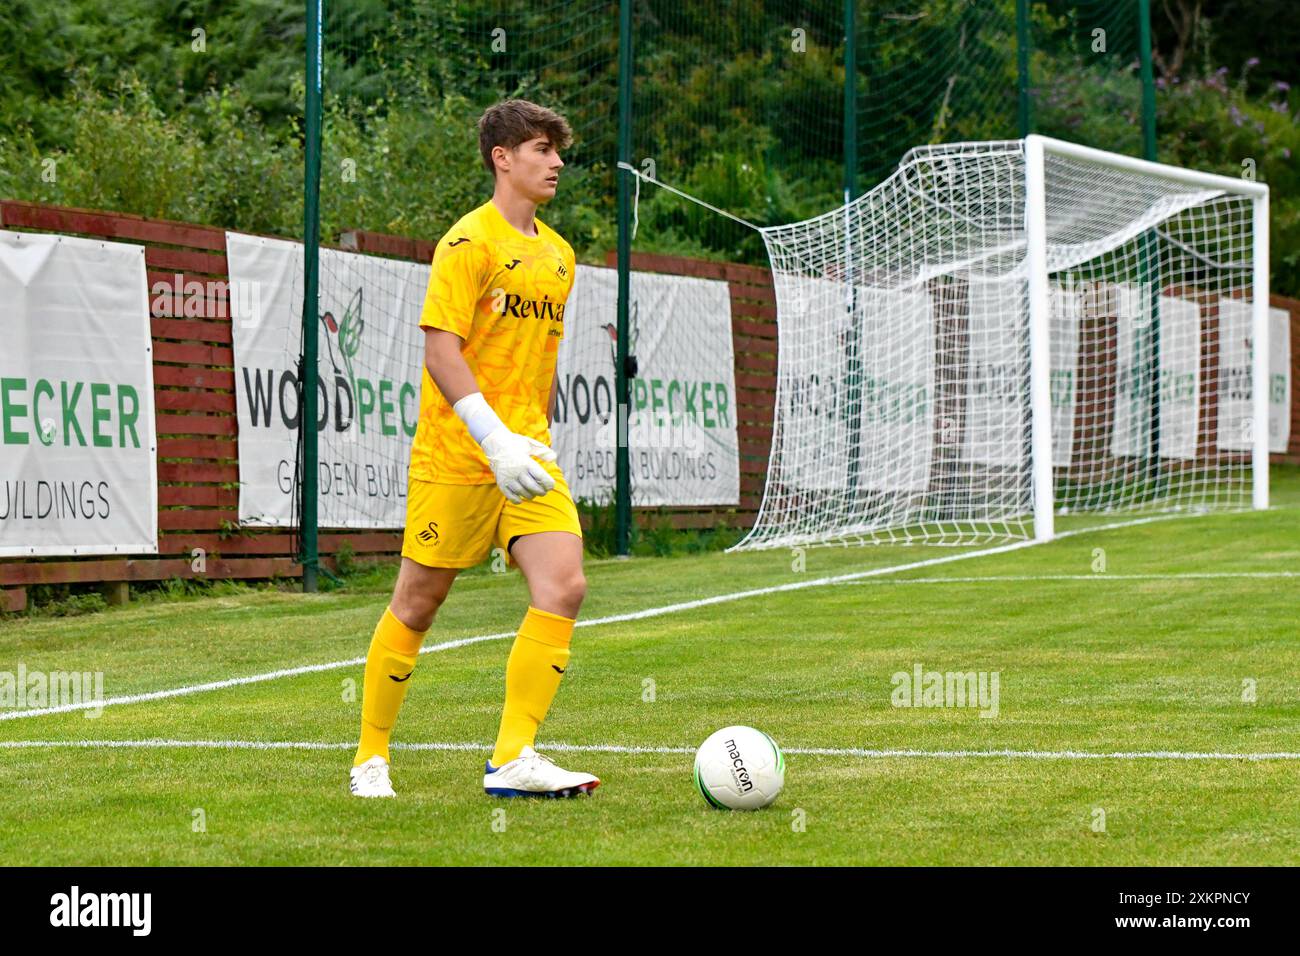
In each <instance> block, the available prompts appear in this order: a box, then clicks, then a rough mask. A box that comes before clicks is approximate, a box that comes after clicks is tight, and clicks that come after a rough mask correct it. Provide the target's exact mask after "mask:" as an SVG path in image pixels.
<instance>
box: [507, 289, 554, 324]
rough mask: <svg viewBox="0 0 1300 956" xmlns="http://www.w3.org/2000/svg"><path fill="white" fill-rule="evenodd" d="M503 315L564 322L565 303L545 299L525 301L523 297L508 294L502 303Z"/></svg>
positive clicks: (511, 293)
mask: <svg viewBox="0 0 1300 956" xmlns="http://www.w3.org/2000/svg"><path fill="white" fill-rule="evenodd" d="M501 314H502V315H513V316H514V317H515V318H516V319H551V320H552V321H555V322H563V321H564V303H562V302H552V301H551V300H550V299H543V300H542V301H541V302H538V301H537V300H536V299H525V298H524V297H523V296H521V295H515V294H514V293H513V292H507V293H506V294H505V298H504V299H503V300H502V302H501Z"/></svg>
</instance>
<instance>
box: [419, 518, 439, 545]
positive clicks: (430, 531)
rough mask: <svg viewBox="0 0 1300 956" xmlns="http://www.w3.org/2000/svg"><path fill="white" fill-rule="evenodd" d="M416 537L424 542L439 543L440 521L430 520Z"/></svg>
mask: <svg viewBox="0 0 1300 956" xmlns="http://www.w3.org/2000/svg"><path fill="white" fill-rule="evenodd" d="M416 537H417V538H419V539H420V541H421V542H422V543H424V544H437V543H438V522H436V521H430V522H429V524H428V526H427V527H426V528H424V530H422V531H420V532H419V533H417V534H416Z"/></svg>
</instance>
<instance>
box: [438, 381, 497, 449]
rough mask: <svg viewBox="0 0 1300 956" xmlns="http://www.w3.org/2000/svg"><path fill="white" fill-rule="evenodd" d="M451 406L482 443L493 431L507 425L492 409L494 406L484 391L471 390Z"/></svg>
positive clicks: (471, 433)
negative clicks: (488, 400) (490, 403)
mask: <svg viewBox="0 0 1300 956" xmlns="http://www.w3.org/2000/svg"><path fill="white" fill-rule="evenodd" d="M451 408H452V411H454V412H455V413H456V414H457V415H459V416H460V420H461V421H463V422H464V423H465V427H466V428H468V429H469V433H470V436H471V437H472V438H473V439H474V440H475V441H476V442H478V443H479V444H480V445H481V444H483V439H484V438H486V437H487V436H488V435H490V434H492V432H494V431H496V430H497V429H498V428H504V427H505V423H504V422H502V421H501V419H500V418H499V417H498V416H497V413H496V412H494V411H492V406H491V405H489V404H488V403H487V399H486V398H484V397H483V393H482V392H471V393H470V394H468V395H466V396H465V397H464V398H462V399H461V400H460V401H459V402H457V403H456V404H455V405H453V406H452V407H451Z"/></svg>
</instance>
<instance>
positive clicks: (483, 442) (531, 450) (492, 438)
mask: <svg viewBox="0 0 1300 956" xmlns="http://www.w3.org/2000/svg"><path fill="white" fill-rule="evenodd" d="M452 410H453V411H455V412H456V414H457V415H459V416H460V420H461V421H463V422H464V423H465V427H466V428H467V429H469V433H470V435H471V436H472V437H473V439H474V440H475V441H476V442H478V443H479V445H480V446H482V448H483V454H485V455H486V456H487V460H488V464H489V465H490V466H491V467H492V475H493V477H495V478H496V480H497V487H498V488H500V489H501V493H502V494H504V495H505V496H506V497H507V498H509V499H510V500H511V501H512V502H513V503H515V504H519V502H521V501H523V500H525V499H529V498H537V497H539V496H541V495H544V494H546V493H547V492H548V491H550V490H551V489H552V488H554V487H555V479H554V478H552V477H551V476H550V474H549V473H548V472H547V470H546V469H545V468H543V467H542V466H541V465H539V464H538V463H537V462H536V461H534V458H540V459H541V460H542V461H555V457H556V456H555V452H554V451H553V450H552V449H551V448H550V447H549V446H547V445H544V444H542V443H541V442H539V441H538V440H537V439H535V438H529V437H528V436H527V435H520V434H517V433H515V432H512V431H511V430H510V429H509V428H507V427H506V426H505V424H504V423H503V422H502V421H501V419H500V418H499V417H498V416H497V413H496V412H494V411H492V406H490V405H489V404H488V403H487V399H485V398H484V397H483V393H482V392H473V393H471V394H469V395H466V396H465V397H464V398H462V399H461V400H460V401H458V402H457V403H456V404H455V405H453V406H452Z"/></svg>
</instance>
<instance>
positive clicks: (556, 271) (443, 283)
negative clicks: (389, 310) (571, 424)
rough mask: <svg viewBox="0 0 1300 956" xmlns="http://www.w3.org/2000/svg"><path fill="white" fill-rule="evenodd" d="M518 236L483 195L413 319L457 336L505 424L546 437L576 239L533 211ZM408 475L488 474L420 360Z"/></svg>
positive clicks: (455, 232)
mask: <svg viewBox="0 0 1300 956" xmlns="http://www.w3.org/2000/svg"><path fill="white" fill-rule="evenodd" d="M535 221H536V223H537V235H536V236H525V235H524V234H523V233H522V232H520V231H519V230H518V229H516V228H515V227H514V226H512V225H510V223H509V222H507V221H506V218H505V216H503V215H502V214H501V211H500V210H499V209H497V207H496V206H495V205H493V204H492V201H491V200H489V201H488V202H485V203H484V204H483V205H481V206H479V207H478V208H477V209H475V210H474V211H473V212H471V213H469V214H468V215H466V216H464V217H462V218H461V220H460V221H459V222H457V223H456V224H455V225H454V226H452V227H451V229H450V230H449V231H448V232H447V234H446V235H445V236H443V237H442V239H441V241H439V243H438V245H437V248H436V249H435V251H434V254H433V270H432V272H431V273H430V275H429V287H428V290H427V291H426V292H425V296H424V307H423V309H422V310H421V313H420V325H421V326H422V327H426V328H434V329H446V330H447V331H449V332H454V333H456V335H458V336H460V337H461V338H462V339H464V344H463V345H462V346H461V354H462V355H463V356H464V357H465V362H466V364H468V365H469V370H470V371H471V372H473V373H474V379H475V381H477V382H478V385H479V388H480V389H481V390H482V392H483V397H484V398H485V399H487V403H488V404H489V405H491V406H492V409H493V411H495V412H496V413H497V415H499V416H500V417H501V421H503V422H504V423H505V425H506V427H507V428H509V429H510V430H511V431H513V432H518V433H519V434H521V435H527V436H529V437H530V438H536V439H537V440H538V441H541V442H545V443H546V444H548V445H549V444H550V443H551V432H550V428H549V426H548V425H547V422H546V412H547V407H546V403H547V400H548V399H549V397H550V392H551V380H552V379H553V378H554V377H555V358H556V355H557V354H558V352H559V346H560V339H562V338H563V337H564V306H565V303H566V302H567V301H568V298H569V291H570V290H571V289H572V288H573V275H574V256H573V248H572V247H571V246H570V245H569V244H568V243H567V242H565V241H564V239H562V238H561V237H560V235H559V233H557V232H556V231H555V230H553V229H551V228H550V227H549V226H547V225H545V224H544V223H543V222H542V221H541V220H540V219H537V220H535ZM410 476H411V478H413V479H418V480H423V481H437V482H444V483H449V484H458V485H477V484H486V483H488V482H492V481H494V479H493V477H492V469H491V468H490V467H489V466H488V463H487V458H486V457H485V456H484V454H483V450H482V449H481V448H480V447H479V445H478V442H476V441H474V439H473V438H472V437H470V434H469V430H468V429H466V427H465V423H464V422H462V421H461V420H460V418H459V417H458V416H457V415H456V413H455V412H454V411H452V408H451V404H450V403H449V402H448V401H447V400H446V398H444V397H443V394H442V392H441V391H440V390H439V388H438V386H437V385H435V384H434V382H433V379H432V378H431V377H430V375H429V370H428V368H425V369H424V374H423V377H422V384H421V387H420V423H419V426H418V427H417V428H416V432H415V440H414V442H413V444H412V445H411V468H410Z"/></svg>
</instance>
